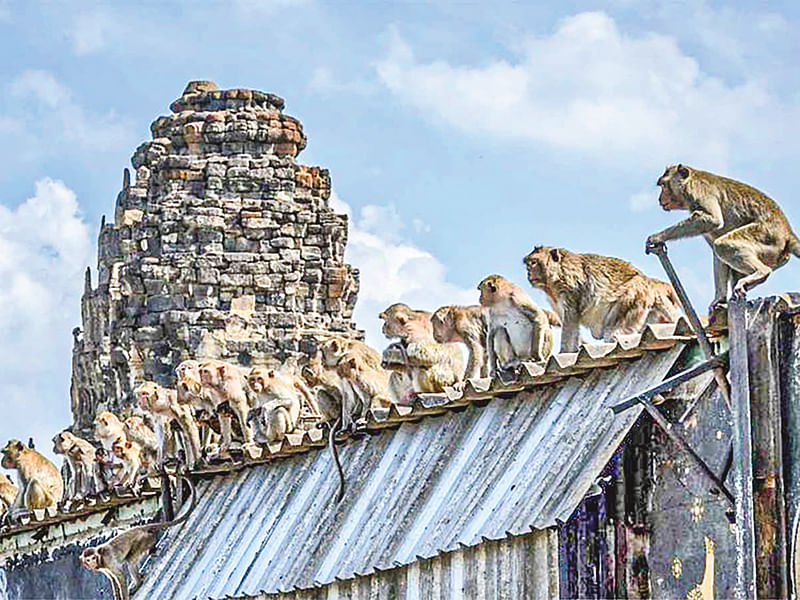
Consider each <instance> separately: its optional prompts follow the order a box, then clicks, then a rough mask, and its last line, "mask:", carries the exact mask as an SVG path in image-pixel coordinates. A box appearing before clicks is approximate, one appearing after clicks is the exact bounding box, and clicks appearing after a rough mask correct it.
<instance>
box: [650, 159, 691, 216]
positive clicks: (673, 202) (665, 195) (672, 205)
mask: <svg viewBox="0 0 800 600" xmlns="http://www.w3.org/2000/svg"><path fill="white" fill-rule="evenodd" d="M690 175H691V172H690V170H689V168H688V167H685V166H684V165H680V164H678V165H671V166H669V167H667V168H666V170H665V171H664V174H663V175H662V176H661V177H659V178H658V186H659V187H660V188H661V194H659V196H658V203H659V204H660V205H661V208H663V209H664V210H666V211H670V210H686V209H688V208H689V205H688V204H687V202H686V200H685V196H684V191H683V187H684V185H686V182H687V181H688V179H689V176H690Z"/></svg>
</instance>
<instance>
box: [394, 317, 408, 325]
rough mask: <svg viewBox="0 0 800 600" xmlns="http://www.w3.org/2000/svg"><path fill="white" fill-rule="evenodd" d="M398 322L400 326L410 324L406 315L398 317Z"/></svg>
mask: <svg viewBox="0 0 800 600" xmlns="http://www.w3.org/2000/svg"><path fill="white" fill-rule="evenodd" d="M397 322H398V323H400V325H405V324H406V323H408V317H406V316H405V315H397Z"/></svg>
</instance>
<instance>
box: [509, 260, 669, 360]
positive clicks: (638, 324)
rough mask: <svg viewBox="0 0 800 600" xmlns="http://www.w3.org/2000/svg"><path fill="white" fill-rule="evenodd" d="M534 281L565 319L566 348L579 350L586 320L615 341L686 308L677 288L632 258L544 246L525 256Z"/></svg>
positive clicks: (563, 338) (563, 344)
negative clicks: (618, 336)
mask: <svg viewBox="0 0 800 600" xmlns="http://www.w3.org/2000/svg"><path fill="white" fill-rule="evenodd" d="M524 263H525V267H526V268H527V271H528V281H529V282H530V284H531V285H532V286H533V287H535V288H538V289H541V290H543V291H544V292H545V294H547V298H548V300H549V301H550V304H551V306H552V307H553V310H555V311H556V313H558V317H559V319H560V320H561V322H562V330H561V351H562V352H577V351H578V346H579V343H580V342H579V340H580V326H581V325H583V326H585V327H587V328H588V329H589V330H590V331H591V332H592V335H593V336H594V337H595V338H598V339H601V340H604V341H607V342H612V341H614V336H615V335H618V334H631V333H640V332H641V331H642V329H644V327H645V325H646V324H647V323H665V322H674V321H676V320H677V319H678V317H679V316H680V314H681V309H680V302H679V300H678V297H677V295H676V294H675V290H674V289H673V288H672V286H671V285H670V284H668V283H665V282H663V281H659V280H657V279H653V278H651V277H648V276H647V275H645V274H644V273H642V272H641V271H639V269H637V268H636V267H634V266H633V265H632V264H630V263H629V262H627V261H624V260H621V259H619V258H613V257H610V256H598V255H596V254H576V253H574V252H570V251H569V250H565V249H563V248H552V247H546V246H538V247H536V248H534V249H533V251H532V252H531V253H530V254H528V255H527V256H526V257H525V259H524Z"/></svg>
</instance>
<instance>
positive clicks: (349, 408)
mask: <svg viewBox="0 0 800 600" xmlns="http://www.w3.org/2000/svg"><path fill="white" fill-rule="evenodd" d="M329 341H330V340H329ZM335 345H338V343H337V344H335ZM367 348H368V349H369V347H367ZM328 350H329V352H330V351H331V350H332V349H331V348H329V349H328ZM339 350H341V348H339ZM369 350H371V349H369ZM373 358H374V357H373ZM329 360H333V358H332V357H329ZM302 374H303V377H305V379H306V381H307V382H308V384H309V385H310V386H312V388H313V389H314V391H315V392H316V394H317V402H318V405H319V410H320V413H321V414H322V419H323V422H324V423H327V425H328V448H329V449H330V452H331V456H332V457H333V463H334V465H336V472H337V473H338V475H339V492H338V495H337V502H339V501H341V499H342V498H343V497H344V490H345V479H344V471H343V470H342V463H341V461H340V460H339V452H338V451H337V450H336V443H335V442H336V436H337V434H338V433H339V432H341V431H343V430H349V429H353V428H354V423H355V422H356V421H358V420H360V419H362V418H363V416H364V415H365V414H366V411H365V410H364V403H363V402H362V400H361V398H360V396H359V395H357V394H355V393H354V392H353V390H352V387H349V386H350V384H349V383H348V382H347V381H345V380H344V379H343V378H342V376H341V375H340V374H339V373H338V369H337V367H329V366H327V365H326V364H325V361H324V360H323V355H322V352H321V351H320V352H317V354H315V355H314V356H313V357H312V358H311V360H310V361H309V362H308V364H306V366H305V367H303V370H302ZM343 390H346V391H347V392H346V393H343Z"/></svg>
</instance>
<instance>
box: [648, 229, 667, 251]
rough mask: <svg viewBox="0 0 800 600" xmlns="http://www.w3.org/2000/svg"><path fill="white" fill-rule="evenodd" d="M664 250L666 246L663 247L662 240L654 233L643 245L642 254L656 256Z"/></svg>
mask: <svg viewBox="0 0 800 600" xmlns="http://www.w3.org/2000/svg"><path fill="white" fill-rule="evenodd" d="M665 248H666V246H665V245H664V240H663V239H661V236H660V235H658V234H656V233H654V234H653V235H651V236H650V237H648V238H647V242H646V243H645V245H644V253H645V254H657V253H659V252H663V250H664V249H665Z"/></svg>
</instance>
